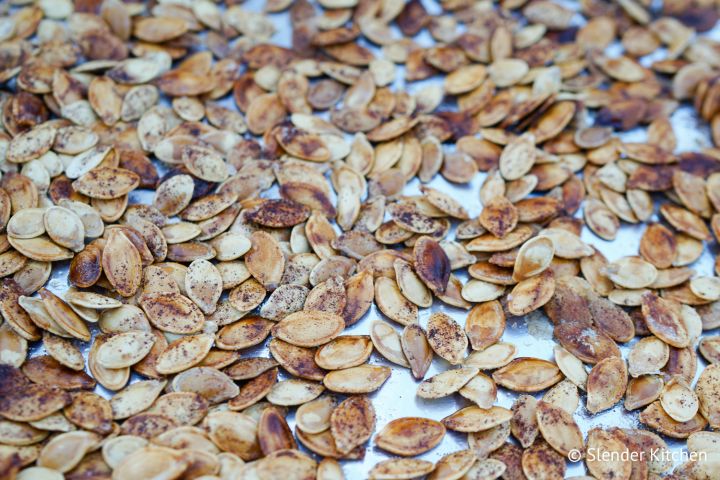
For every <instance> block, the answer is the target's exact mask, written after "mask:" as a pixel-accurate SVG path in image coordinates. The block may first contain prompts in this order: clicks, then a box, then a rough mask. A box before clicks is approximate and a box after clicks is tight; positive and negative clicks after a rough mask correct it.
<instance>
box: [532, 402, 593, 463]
mask: <svg viewBox="0 0 720 480" xmlns="http://www.w3.org/2000/svg"><path fill="white" fill-rule="evenodd" d="M536 417H537V424H538V428H539V429H540V433H541V434H542V436H543V438H545V441H546V442H548V444H550V446H551V447H553V448H554V449H555V450H556V451H557V452H558V453H560V454H561V455H563V456H567V455H568V454H569V452H570V451H572V450H576V451H578V452H581V453H582V451H583V437H582V433H581V432H580V427H578V425H577V423H575V420H574V419H573V418H572V415H571V414H569V413H568V412H567V411H566V410H564V409H563V408H562V407H559V406H555V405H553V404H551V403H548V402H546V401H543V400H540V401H539V402H538V403H537V413H536ZM572 460H576V459H575V458H573V459H572ZM577 460H579V458H578V459H577Z"/></svg>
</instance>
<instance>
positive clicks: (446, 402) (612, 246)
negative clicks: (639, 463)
mask: <svg viewBox="0 0 720 480" xmlns="http://www.w3.org/2000/svg"><path fill="white" fill-rule="evenodd" d="M556 1H557V0H556ZM557 3H561V4H563V5H564V6H566V7H569V8H577V2H574V1H562V0H561V1H558V2H557ZM263 4H264V0H248V1H246V2H244V3H243V4H242V8H243V9H246V10H248V11H253V12H262V11H263ZM423 4H424V5H425V6H426V8H427V9H428V11H429V12H430V13H432V14H440V13H441V12H442V10H441V9H440V7H439V5H438V3H437V2H435V1H429V0H423ZM268 18H270V19H271V20H272V22H273V23H274V25H275V26H276V29H277V32H276V34H275V35H274V36H273V38H272V43H275V44H278V45H281V46H285V47H291V32H292V29H291V26H290V18H289V13H288V12H287V11H286V12H283V13H279V14H269V15H268ZM574 20H575V22H576V23H577V25H581V24H582V18H581V16H580V15H577V16H576V18H575V19H574ZM393 28H396V27H393ZM396 33H397V32H396ZM704 35H709V36H710V37H711V38H714V39H717V40H720V28H719V27H717V26H716V27H715V28H714V29H713V30H712V31H711V32H709V33H707V34H704ZM397 36H398V38H400V37H401V35H400V34H399V33H397ZM414 40H415V41H416V42H417V43H418V44H420V45H422V46H424V47H428V46H431V45H433V42H434V41H433V39H432V37H430V35H429V34H428V32H427V30H423V32H421V33H420V34H419V35H418V36H417V37H415V38H414ZM360 41H361V43H362V45H363V46H365V47H367V48H370V49H371V50H373V51H374V52H375V54H376V56H378V57H381V56H382V55H381V53H380V51H379V49H378V48H376V47H375V46H374V45H372V44H370V43H368V42H366V41H364V40H360ZM619 51H620V46H619V45H617V44H616V45H612V46H611V47H610V48H609V53H610V54H613V53H614V52H619ZM660 58H663V52H662V50H659V51H657V52H655V53H654V54H653V55H652V56H648V57H646V58H643V59H642V61H641V63H642V64H643V65H645V66H648V65H649V64H650V63H651V62H652V61H654V60H657V59H660ZM441 81H442V80H441V79H440V78H439V77H435V78H430V79H427V80H424V81H419V82H412V83H408V84H406V83H405V82H404V70H403V68H402V66H398V68H397V72H396V81H395V83H394V84H393V86H392V88H393V89H394V90H396V89H405V90H406V91H408V92H410V93H413V92H415V91H417V90H419V89H420V88H422V87H424V86H427V85H429V84H433V83H438V84H439V83H441ZM221 104H223V105H224V106H227V107H229V108H232V109H235V108H236V107H235V105H234V102H233V100H232V98H231V96H230V97H228V98H225V99H223V100H222V101H221ZM321 116H324V117H325V118H327V114H325V115H321ZM671 122H672V125H673V128H674V130H675V133H676V135H677V139H678V148H677V152H683V151H697V150H699V149H701V148H704V147H710V146H712V142H711V140H710V132H709V128H708V126H707V124H706V123H704V122H702V121H700V120H698V117H697V115H696V114H695V112H694V109H693V108H692V107H691V106H689V105H682V106H680V108H679V109H678V110H677V111H676V112H675V113H674V114H673V116H672V118H671ZM348 138H350V137H348ZM620 138H621V139H623V140H626V141H644V140H645V139H646V136H645V131H644V129H635V130H632V131H629V132H624V133H622V134H620ZM444 148H445V149H446V151H452V149H453V148H454V146H452V145H447V144H446V145H444ZM157 165H158V168H159V170H160V171H161V172H164V171H166V167H165V166H164V165H162V164H160V163H159V162H158V163H157ZM484 178H485V174H484V173H482V172H481V173H479V174H478V175H476V176H475V178H474V179H473V180H472V182H470V183H469V184H467V185H457V184H453V183H450V182H448V181H446V180H445V179H444V178H443V177H442V176H440V175H436V176H435V178H434V179H433V180H432V181H431V182H429V184H428V185H429V186H431V187H433V188H436V189H438V190H441V191H443V192H445V193H448V194H451V195H453V196H454V197H455V198H456V199H458V200H460V201H461V203H462V204H463V205H464V206H465V208H466V209H467V210H468V212H469V214H470V215H471V216H472V217H476V216H477V215H479V214H480V211H481V210H482V205H481V203H480V198H479V189H480V186H481V185H482V182H483V180H484ZM419 186H420V182H419V181H418V180H417V178H415V179H413V180H412V181H411V182H410V183H409V184H408V186H407V188H406V190H405V193H406V194H408V195H415V194H419V193H420V191H419ZM262 196H263V197H277V196H278V195H277V188H276V187H274V188H272V189H270V190H268V191H266V192H263V194H262ZM151 201H152V192H151V191H142V190H139V191H135V192H133V193H132V194H131V195H130V203H131V204H132V203H150V202H151ZM581 214H582V211H580V212H578V214H577V216H578V217H580V216H581ZM652 220H659V219H658V216H657V213H656V214H655V215H654V216H653V218H652ZM644 228H645V226H644V225H642V224H641V225H631V224H627V223H624V222H623V223H622V226H621V228H620V231H619V232H618V235H617V238H616V239H615V240H614V241H612V242H608V241H605V240H602V239H600V238H599V237H597V236H595V235H594V234H593V233H592V232H591V231H590V230H589V229H588V228H585V229H583V233H582V239H583V240H584V241H585V242H587V243H589V244H591V245H593V246H595V247H596V248H597V249H598V250H600V252H602V253H603V254H604V255H605V256H606V257H607V258H608V260H610V261H612V260H615V259H617V258H619V257H622V256H625V255H636V254H637V253H638V246H639V242H640V237H641V235H642V232H643V230H644ZM449 238H453V236H452V233H451V234H450V236H449ZM717 253H718V246H717V244H715V243H714V242H713V243H710V244H706V247H705V250H704V252H703V254H702V256H701V257H700V259H699V260H698V261H697V262H696V263H695V264H693V265H692V266H693V267H694V268H695V270H696V271H697V272H698V274H701V275H714V272H713V267H714V257H715V255H717ZM68 265H69V264H68V262H62V263H58V264H55V265H54V269H53V272H52V275H51V277H50V280H49V282H48V285H47V288H48V289H49V290H51V291H53V292H54V293H56V294H59V295H62V294H63V293H64V292H65V291H66V290H67V288H68V281H67V277H68ZM454 273H455V274H456V275H457V276H458V277H459V278H460V279H461V280H462V281H463V282H464V281H466V280H467V278H468V275H467V272H466V270H465V269H462V270H456V271H455V272H454ZM433 312H444V313H446V314H448V315H450V316H451V317H452V318H454V319H455V320H456V321H458V322H459V323H460V324H461V325H464V323H465V318H466V316H467V311H466V310H462V309H459V308H454V307H451V306H448V305H445V304H443V303H442V302H439V301H438V300H436V301H435V303H434V304H433V306H432V307H430V308H427V309H421V310H420V314H419V319H420V325H421V326H422V327H423V328H425V327H426V325H427V320H428V318H429V317H430V315H431V314H432V313H433ZM375 319H384V320H386V321H387V322H388V323H390V324H392V325H394V326H395V327H396V328H397V330H398V331H401V329H400V326H399V325H396V324H394V323H393V322H391V321H390V320H389V319H387V318H385V317H384V315H383V314H382V313H380V311H379V310H378V309H377V307H376V306H375V305H374V304H373V305H372V307H371V308H370V310H369V312H368V313H367V314H366V315H365V317H363V319H362V320H361V321H359V322H358V323H357V324H355V325H353V326H351V327H350V328H348V329H346V330H345V331H344V332H343V334H346V335H369V328H370V324H371V323H372V321H373V320H375ZM90 327H91V329H93V335H94V334H95V333H96V332H97V328H96V327H95V326H94V325H91V326H90ZM502 340H503V341H506V342H510V343H513V344H515V345H516V347H517V355H516V356H518V357H519V356H530V357H537V358H542V359H549V360H550V359H552V357H553V353H552V352H553V346H554V345H555V344H556V343H555V342H554V341H553V339H552V326H551V324H550V322H549V320H548V319H547V317H546V316H545V315H544V314H543V313H542V312H533V313H531V314H529V315H527V316H525V317H510V318H508V321H507V326H506V328H505V333H504V335H503V338H502ZM636 341H637V339H634V340H633V341H631V342H629V343H627V344H624V345H620V350H621V352H622V353H623V357H624V358H627V352H628V350H629V347H630V346H632V345H633V344H634V343H635V342H636ZM266 343H267V342H266ZM79 346H80V345H79ZM88 347H89V343H88V344H84V345H82V348H84V349H85V350H84V351H85V353H86V351H87V348H88ZM242 353H243V357H249V356H265V357H268V356H270V353H269V351H268V349H267V347H266V346H259V347H256V348H253V349H249V350H244V351H243V352H242ZM41 354H44V351H43V348H42V345H41V342H38V344H36V345H34V346H33V347H32V349H31V353H30V355H31V356H36V355H41ZM370 363H373V364H378V365H387V366H389V367H391V368H392V375H391V376H390V378H389V379H388V380H387V382H386V383H385V384H384V385H383V386H382V387H381V388H380V389H379V390H378V391H377V392H375V393H373V394H371V395H370V398H371V400H372V403H373V405H374V407H375V411H376V414H377V425H376V429H375V433H377V432H378V431H379V430H380V429H381V428H382V427H383V426H384V425H385V424H387V423H388V422H389V421H391V420H393V419H396V418H399V417H409V416H419V417H427V418H433V419H435V420H440V419H442V418H444V417H445V416H447V415H450V414H452V413H454V412H455V411H457V410H459V409H460V408H463V407H465V406H468V405H470V404H471V402H470V401H469V400H466V399H464V398H463V397H461V396H460V395H452V396H450V397H446V398H442V399H438V400H424V399H421V398H418V397H416V396H415V390H416V389H417V385H418V383H419V381H418V380H415V379H414V378H413V377H412V375H411V374H410V371H409V370H408V369H405V368H402V367H399V366H397V365H395V364H392V363H390V362H387V361H386V360H385V359H384V358H383V357H382V356H381V355H379V354H378V353H377V352H374V353H373V354H372V356H371V358H370ZM698 363H699V365H698V367H699V368H698V373H699V372H701V371H702V368H704V367H705V365H706V363H705V362H704V360H703V359H702V357H699V359H698ZM449 368H452V366H451V365H450V364H449V363H447V362H445V361H444V360H442V359H440V358H439V357H437V356H435V357H434V360H433V363H432V366H431V367H430V369H429V371H428V372H427V374H426V376H425V378H429V377H430V376H432V375H434V374H436V373H440V372H442V371H445V370H447V369H449ZM280 378H281V379H285V378H290V376H289V375H287V374H286V373H284V372H282V371H281V374H280ZM138 379H140V377H139V376H137V375H136V374H133V376H132V377H131V382H134V381H137V380H138ZM96 391H97V392H98V393H99V394H101V395H103V396H105V397H110V396H112V393H111V392H109V391H107V390H104V389H103V388H102V387H98V388H97V390H96ZM542 393H544V392H541V393H539V394H536V397H538V398H540V397H541V396H542ZM581 393H582V392H581ZM516 397H517V394H515V393H512V392H509V391H508V390H506V389H504V388H499V389H498V396H497V402H496V405H500V406H503V407H506V408H510V407H511V406H512V404H513V402H514V400H515V398H516ZM584 405H585V395H581V401H580V407H579V408H578V410H577V411H576V412H575V415H574V416H575V419H576V421H577V423H578V425H579V426H580V429H581V430H582V432H583V435H585V434H587V431H588V430H590V429H591V428H593V427H598V426H599V427H604V428H607V427H613V426H617V427H629V428H633V427H638V426H640V424H639V422H638V419H637V417H638V414H639V412H640V410H636V411H633V412H627V411H625V409H624V408H623V406H622V402H620V403H618V404H617V405H615V407H614V408H612V409H610V410H607V411H605V412H602V413H600V414H597V415H591V414H589V412H587V410H585V406H584ZM287 419H288V423H289V425H290V427H291V428H292V429H293V431H294V429H295V419H294V409H292V410H291V412H290V414H289V416H288V418H287ZM373 437H374V435H373ZM511 438H512V437H511ZM665 440H666V441H667V443H668V446H669V448H670V450H671V451H672V452H674V453H675V455H676V456H677V458H678V459H679V458H680V457H679V455H680V452H681V451H682V450H683V449H684V446H685V441H675V440H672V439H669V438H665ZM511 441H512V440H511ZM467 447H468V443H467V434H463V433H458V432H453V431H448V433H447V435H446V436H445V438H444V439H443V441H442V442H441V443H440V445H438V446H437V447H436V448H434V449H433V450H431V451H429V452H427V453H425V454H423V455H420V456H418V457H417V458H422V459H425V460H429V461H432V462H435V461H437V460H439V459H440V458H441V457H442V456H443V455H446V454H448V453H451V452H454V451H457V450H461V449H464V448H467ZM300 448H301V449H303V450H305V449H304V447H302V446H300ZM305 451H306V452H307V450H305ZM391 457H392V455H391V454H389V453H387V452H385V451H383V450H381V449H379V448H377V447H376V446H375V445H374V442H373V439H372V438H371V440H370V441H369V442H368V443H367V451H366V454H365V457H364V458H363V459H362V460H355V461H346V460H343V461H341V463H342V467H343V471H344V473H345V476H346V478H348V479H360V478H367V472H368V471H369V470H370V469H371V468H372V467H373V466H374V465H375V464H376V463H378V462H379V461H381V460H384V459H387V458H391ZM675 463H676V464H679V463H682V462H680V461H677V462H675ZM583 474H585V466H584V464H583V463H582V462H575V463H568V469H567V472H566V476H567V477H571V476H575V475H583Z"/></svg>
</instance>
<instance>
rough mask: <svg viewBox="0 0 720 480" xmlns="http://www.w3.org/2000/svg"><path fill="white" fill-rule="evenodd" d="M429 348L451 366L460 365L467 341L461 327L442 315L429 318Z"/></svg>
mask: <svg viewBox="0 0 720 480" xmlns="http://www.w3.org/2000/svg"><path fill="white" fill-rule="evenodd" d="M427 338H428V343H429V344H430V347H432V349H433V351H434V352H435V353H437V354H438V355H439V356H440V357H441V358H443V359H445V360H447V361H448V362H450V363H451V364H452V365H458V364H460V363H462V361H463V359H464V358H465V352H466V351H467V347H468V339H467V336H466V335H465V332H464V331H463V329H462V327H460V325H459V324H458V323H457V322H456V321H455V320H453V319H452V318H451V317H449V316H448V315H446V314H444V313H434V314H432V315H431V316H430V319H429V320H428V326H427Z"/></svg>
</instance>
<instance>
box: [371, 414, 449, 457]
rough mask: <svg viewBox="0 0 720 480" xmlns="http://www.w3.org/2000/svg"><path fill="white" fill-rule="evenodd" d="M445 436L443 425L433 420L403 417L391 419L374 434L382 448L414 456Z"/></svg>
mask: <svg viewBox="0 0 720 480" xmlns="http://www.w3.org/2000/svg"><path fill="white" fill-rule="evenodd" d="M444 436H445V427H444V426H443V425H442V424H441V423H439V422H436V421H434V420H430V419H427V418H419V417H405V418H398V419H395V420H392V421H391V422H390V423H388V424H387V425H385V427H383V429H382V430H380V432H379V433H378V434H377V435H376V436H375V443H376V444H377V446H378V447H380V448H382V449H383V450H387V451H388V452H390V453H394V454H395V455H400V456H405V457H409V456H415V455H419V454H421V453H424V452H427V451H428V450H431V449H433V448H435V447H436V446H437V445H438V444H439V443H440V441H441V440H442V439H443V437H444Z"/></svg>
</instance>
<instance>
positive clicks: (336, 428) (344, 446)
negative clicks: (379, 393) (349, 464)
mask: <svg viewBox="0 0 720 480" xmlns="http://www.w3.org/2000/svg"><path fill="white" fill-rule="evenodd" d="M374 429H375V410H374V409H373V406H372V403H370V400H368V398H367V397H364V396H352V397H349V398H347V399H346V400H344V401H343V402H341V403H340V404H339V405H338V406H337V407H335V409H334V410H333V412H332V415H331V416H330V431H331V432H332V435H333V438H335V444H336V446H337V449H338V451H340V452H341V453H348V452H350V451H351V450H352V449H354V448H355V447H357V446H358V445H362V444H363V443H365V442H366V441H367V440H368V439H369V438H370V436H371V435H372V432H373V430H374Z"/></svg>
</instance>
